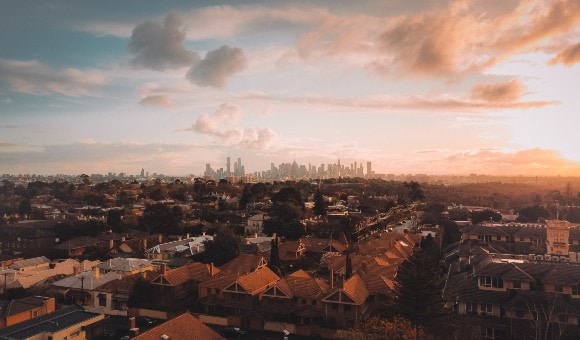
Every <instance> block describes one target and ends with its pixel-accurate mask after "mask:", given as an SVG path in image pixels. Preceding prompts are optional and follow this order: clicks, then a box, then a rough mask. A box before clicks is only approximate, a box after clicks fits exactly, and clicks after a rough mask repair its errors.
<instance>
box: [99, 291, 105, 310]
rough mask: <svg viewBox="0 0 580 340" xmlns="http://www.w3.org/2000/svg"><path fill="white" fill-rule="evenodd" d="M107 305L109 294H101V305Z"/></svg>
mask: <svg viewBox="0 0 580 340" xmlns="http://www.w3.org/2000/svg"><path fill="white" fill-rule="evenodd" d="M106 305H107V296H106V295H105V294H99V306H101V307H105V306H106Z"/></svg>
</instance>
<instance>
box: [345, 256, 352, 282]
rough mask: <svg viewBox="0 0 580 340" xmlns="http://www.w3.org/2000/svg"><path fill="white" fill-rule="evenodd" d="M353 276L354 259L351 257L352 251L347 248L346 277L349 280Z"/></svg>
mask: <svg viewBox="0 0 580 340" xmlns="http://www.w3.org/2000/svg"><path fill="white" fill-rule="evenodd" d="M351 277H352V260H351V259H350V252H349V251H348V250H347V252H346V259H345V269H344V279H345V280H348V279H350V278H351Z"/></svg>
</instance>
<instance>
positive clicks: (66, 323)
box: [0, 305, 103, 340]
mask: <svg viewBox="0 0 580 340" xmlns="http://www.w3.org/2000/svg"><path fill="white" fill-rule="evenodd" d="M102 318H103V316H102V315H100V314H97V313H90V312H86V311H84V310H83V308H82V307H80V306H78V305H71V306H66V307H63V308H61V309H59V310H57V311H55V312H52V313H49V314H46V315H42V316H40V317H37V318H34V319H30V320H27V321H24V322H21V323H18V324H16V325H14V326H10V327H7V328H3V329H0V339H12V340H13V339H28V338H32V337H35V336H37V335H40V334H42V333H55V332H58V331H61V330H64V329H67V328H69V327H71V326H73V325H76V324H78V323H81V322H86V321H88V320H91V319H95V321H97V320H99V319H102Z"/></svg>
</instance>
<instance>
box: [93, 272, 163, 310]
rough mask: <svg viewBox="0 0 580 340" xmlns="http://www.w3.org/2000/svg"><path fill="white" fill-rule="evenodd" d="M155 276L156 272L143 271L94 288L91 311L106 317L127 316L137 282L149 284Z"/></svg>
mask: <svg viewBox="0 0 580 340" xmlns="http://www.w3.org/2000/svg"><path fill="white" fill-rule="evenodd" d="M157 275H158V273H156V272H152V271H143V272H140V273H137V274H132V275H128V276H124V277H122V278H120V279H115V280H112V281H109V282H107V283H105V284H103V285H101V286H99V287H97V288H95V290H94V294H93V300H92V301H91V303H90V305H92V306H93V307H94V309H92V310H93V311H95V312H99V313H104V314H107V315H122V316H127V311H128V310H129V305H128V303H129V298H130V296H131V294H132V293H133V289H134V287H135V285H136V284H137V282H139V281H140V280H144V281H148V282H150V281H151V280H153V279H154V278H155V277H156V276H157Z"/></svg>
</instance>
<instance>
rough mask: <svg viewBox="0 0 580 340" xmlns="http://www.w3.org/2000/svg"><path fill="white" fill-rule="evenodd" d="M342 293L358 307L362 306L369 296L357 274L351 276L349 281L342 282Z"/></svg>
mask: <svg viewBox="0 0 580 340" xmlns="http://www.w3.org/2000/svg"><path fill="white" fill-rule="evenodd" d="M342 291H343V292H345V293H346V294H347V295H348V296H349V297H351V298H352V299H353V301H354V302H356V303H357V304H359V305H362V304H363V303H364V302H365V301H366V299H367V297H368V296H369V291H368V290H367V286H366V284H365V283H364V281H363V279H362V278H361V277H360V276H359V275H357V274H355V275H353V276H352V277H351V278H350V279H348V280H346V281H345V282H344V285H343V287H342Z"/></svg>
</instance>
